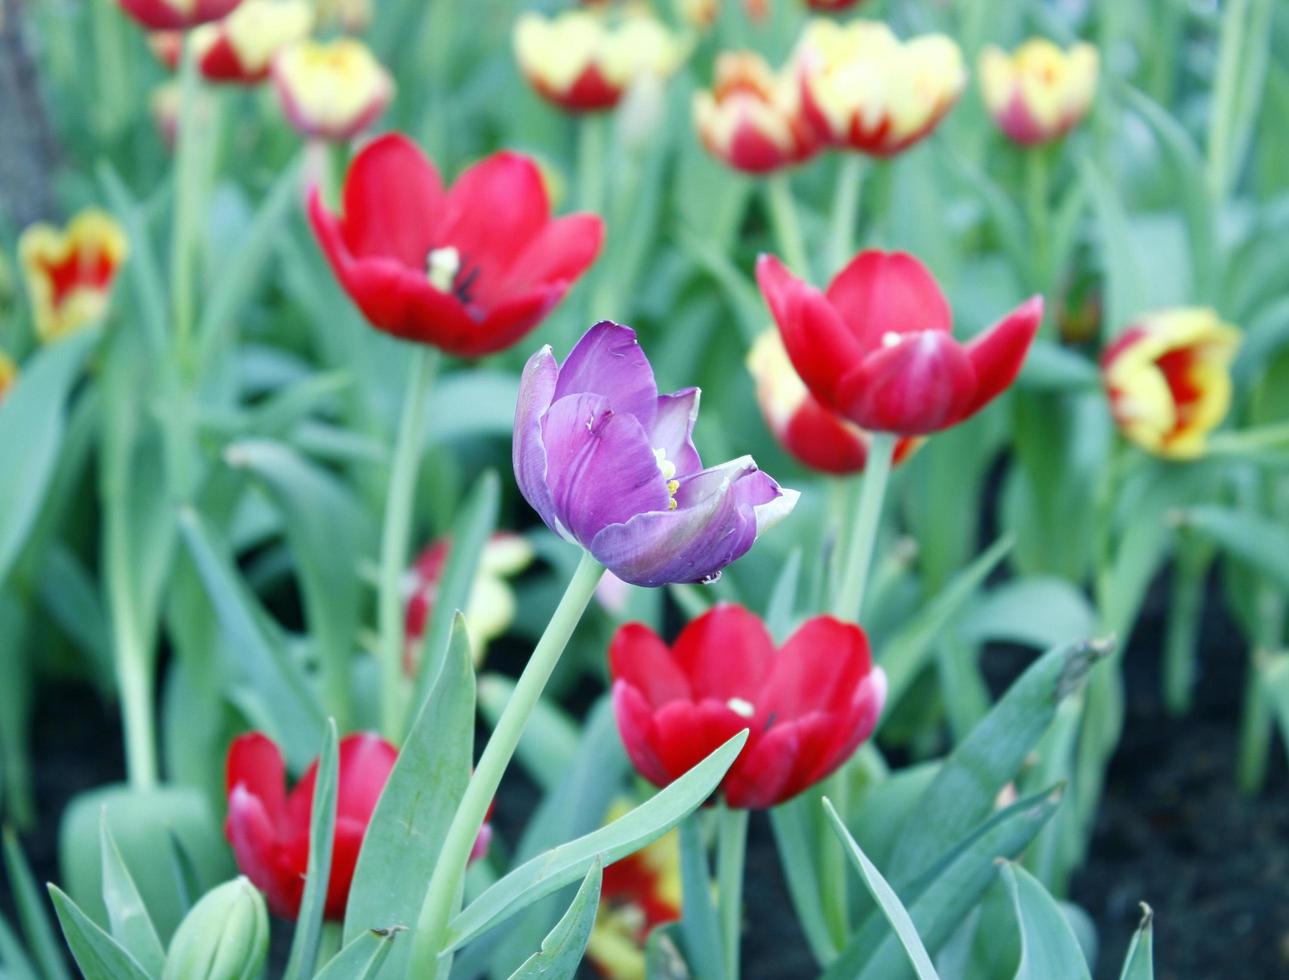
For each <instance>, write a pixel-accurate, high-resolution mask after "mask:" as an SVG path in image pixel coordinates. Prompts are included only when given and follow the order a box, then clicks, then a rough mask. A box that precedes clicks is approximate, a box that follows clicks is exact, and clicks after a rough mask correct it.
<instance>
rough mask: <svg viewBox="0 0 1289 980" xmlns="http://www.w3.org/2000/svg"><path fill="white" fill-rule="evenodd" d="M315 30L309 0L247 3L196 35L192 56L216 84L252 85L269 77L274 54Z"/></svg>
mask: <svg viewBox="0 0 1289 980" xmlns="http://www.w3.org/2000/svg"><path fill="white" fill-rule="evenodd" d="M312 26H313V9H312V7H310V6H309V4H307V3H305V2H304V0H242V3H241V4H240V5H239V6H238V7H237V9H236V10H234V11H233V12H232V13H231V14H229V15H228V16H227V17H225V18H224V19H223V20H221V21H219V22H218V23H216V24H203V25H201V26H200V27H198V28H195V29H194V30H193V32H192V35H191V43H192V46H193V55H194V57H195V58H196V61H197V68H198V70H199V71H200V72H201V74H202V75H203V76H204V77H206V78H208V79H210V80H211V81H214V82H234V83H239V84H243V85H253V84H255V83H257V82H261V81H263V80H264V79H265V78H267V77H268V74H269V65H270V64H271V63H272V61H273V57H274V55H276V54H277V53H278V52H279V51H281V50H282V49H284V48H286V47H287V46H289V45H291V44H294V43H295V42H297V41H300V40H303V39H304V38H305V37H306V36H307V35H308V33H309V30H310V28H312Z"/></svg>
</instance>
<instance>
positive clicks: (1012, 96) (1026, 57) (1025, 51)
mask: <svg viewBox="0 0 1289 980" xmlns="http://www.w3.org/2000/svg"><path fill="white" fill-rule="evenodd" d="M1097 63H1098V57H1097V49H1096V48H1094V47H1093V46H1092V45H1090V44H1084V43H1079V44H1076V45H1074V46H1073V47H1071V48H1070V49H1069V50H1068V51H1062V50H1061V49H1060V48H1059V47H1057V46H1056V45H1055V44H1053V43H1052V42H1051V41H1048V40H1046V39H1043V38H1034V39H1032V40H1029V41H1026V42H1025V43H1024V44H1022V45H1021V46H1020V47H1019V48H1017V49H1016V51H1015V52H1014V53H1013V54H1010V55H1009V54H1007V53H1006V52H1004V51H1002V50H1001V49H999V48H996V47H989V48H986V49H985V50H984V52H982V54H981V56H980V87H981V90H982V92H983V94H984V98H985V105H986V107H987V108H988V109H989V113H990V115H992V116H993V117H994V122H995V123H997V124H998V128H999V129H1001V130H1002V131H1003V133H1005V134H1006V135H1007V136H1008V137H1009V138H1010V139H1012V140H1014V141H1015V142H1017V143H1020V144H1021V145H1022V146H1033V145H1035V144H1038V143H1046V142H1048V141H1049V140H1053V139H1057V138H1058V137H1060V136H1064V135H1065V134H1066V133H1068V132H1069V131H1070V130H1071V129H1073V128H1074V126H1075V125H1077V124H1078V122H1079V120H1081V119H1082V118H1083V117H1084V116H1085V115H1087V112H1088V109H1089V108H1090V107H1091V105H1092V100H1093V98H1094V97H1095V96H1096V91H1097Z"/></svg>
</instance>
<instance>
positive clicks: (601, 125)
mask: <svg viewBox="0 0 1289 980" xmlns="http://www.w3.org/2000/svg"><path fill="white" fill-rule="evenodd" d="M607 142H608V141H607V139H606V138H605V122H604V120H603V119H601V118H600V116H599V114H598V113H590V114H588V115H587V116H585V117H584V118H582V119H581V120H579V121H578V133H577V182H578V184H579V185H580V186H579V188H578V190H579V194H578V200H579V202H580V205H581V208H582V210H583V211H591V212H593V213H595V214H599V213H600V211H601V209H602V208H603V207H604V180H605V166H604V165H605V155H606V153H607V146H606V143H607Z"/></svg>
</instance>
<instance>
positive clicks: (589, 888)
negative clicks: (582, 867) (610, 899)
mask: <svg viewBox="0 0 1289 980" xmlns="http://www.w3.org/2000/svg"><path fill="white" fill-rule="evenodd" d="M603 878H604V865H603V864H602V863H601V862H600V861H598V860H597V861H595V862H594V863H593V864H592V865H591V870H590V871H588V872H587V873H586V877H585V878H584V879H583V880H582V885H581V887H580V888H578V890H577V894H576V895H575V896H574V897H573V902H572V904H571V905H569V907H568V911H567V912H565V913H564V915H563V917H562V918H561V919H560V920H559V922H557V923H555V928H554V929H552V930H551V931H550V932H549V933H548V934H547V935H546V938H545V939H544V940H543V941H542V948H541V949H540V950H538V951H537V952H536V953H534V954H533V955H532V956H530V957H528V959H526V960H525V961H524V962H523V963H522V964H521V965H520V967H519V969H518V970H516V971H515V972H514V973H512V974H511V975H510V980H547V978H549V980H572V977H574V976H575V975H576V974H577V966H578V964H579V963H581V962H582V954H583V953H585V952H586V943H587V941H588V940H589V939H590V938H591V929H592V928H593V927H594V925H595V914H596V912H598V911H599V907H600V884H601V881H602V879H603Z"/></svg>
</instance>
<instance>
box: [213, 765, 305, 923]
mask: <svg viewBox="0 0 1289 980" xmlns="http://www.w3.org/2000/svg"><path fill="white" fill-rule="evenodd" d="M279 785H281V781H280V780H279ZM224 835H225V836H226V837H227V838H228V843H229V844H230V845H231V846H232V849H233V856H234V857H235V858H236V859H237V867H238V870H240V871H241V872H242V874H244V875H246V877H247V878H249V879H250V880H251V882H252V884H254V885H255V887H256V888H258V889H259V890H260V891H262V892H264V894H265V896H266V897H267V899H268V903H269V908H270V909H272V911H273V914H274V915H278V916H281V917H283V918H295V916H296V915H297V914H299V910H300V892H301V890H302V887H303V886H302V884H301V882H300V880H299V875H298V874H295V873H294V872H293V871H292V870H291V869H290V868H289V867H287V866H286V864H285V863H284V861H285V856H284V854H283V852H282V849H281V845H280V842H279V841H278V837H277V830H276V827H275V825H274V821H273V818H272V817H270V815H269V813H268V811H267V809H266V808H265V806H264V801H263V800H262V799H261V798H260V797H258V796H255V795H253V794H252V793H251V792H250V790H248V789H247V787H246V784H244V783H239V784H238V785H236V786H235V787H233V790H232V792H230V793H229V795H228V819H227V820H226V821H225V823H224Z"/></svg>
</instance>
